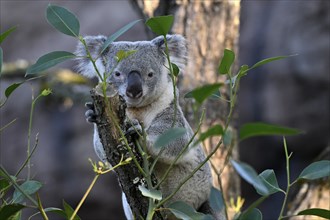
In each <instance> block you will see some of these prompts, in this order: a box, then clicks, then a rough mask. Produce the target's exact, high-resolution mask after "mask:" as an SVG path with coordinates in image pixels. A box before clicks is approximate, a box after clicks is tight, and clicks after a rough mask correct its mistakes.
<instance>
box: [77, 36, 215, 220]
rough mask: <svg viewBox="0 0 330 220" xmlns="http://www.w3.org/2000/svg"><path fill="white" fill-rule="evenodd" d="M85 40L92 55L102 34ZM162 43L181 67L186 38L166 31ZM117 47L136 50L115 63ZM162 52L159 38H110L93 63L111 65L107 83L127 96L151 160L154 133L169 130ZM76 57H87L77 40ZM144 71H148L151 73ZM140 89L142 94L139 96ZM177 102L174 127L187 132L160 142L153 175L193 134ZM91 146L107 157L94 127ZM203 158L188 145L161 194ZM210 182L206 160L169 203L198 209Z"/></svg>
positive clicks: (170, 107) (85, 64) (88, 71)
mask: <svg viewBox="0 0 330 220" xmlns="http://www.w3.org/2000/svg"><path fill="white" fill-rule="evenodd" d="M84 39H85V41H86V43H87V45H88V48H89V50H90V51H91V54H92V56H93V57H94V58H96V57H97V55H98V54H99V52H100V49H101V47H102V45H103V43H104V42H105V40H106V37H104V36H88V37H85V38H84ZM167 42H168V48H169V54H170V58H171V61H172V62H173V63H175V64H176V65H177V66H178V67H179V68H180V70H181V71H183V69H184V67H185V65H186V53H187V49H186V41H185V39H184V38H183V37H182V36H180V35H167ZM119 50H124V51H128V50H136V52H135V53H134V54H132V55H130V56H128V57H127V58H125V59H124V60H122V61H121V62H120V63H119V64H118V65H117V66H116V62H117V61H116V60H115V55H116V53H117V52H118V51H119ZM164 50H165V46H164V39H163V37H162V36H161V37H157V38H155V39H153V40H151V41H138V42H124V41H121V42H114V43H112V44H110V46H109V47H108V49H107V50H106V51H105V52H104V53H103V54H102V55H101V56H100V57H99V58H98V60H97V62H96V64H97V67H98V69H99V70H100V73H101V74H103V73H104V72H106V73H108V72H110V70H111V69H112V68H114V67H115V66H116V67H115V68H114V70H113V73H112V74H111V76H110V77H109V81H110V82H111V83H113V84H114V85H115V86H116V88H117V89H118V91H119V94H121V95H122V96H123V97H124V99H125V100H126V103H127V110H126V111H127V112H126V113H127V116H128V117H129V118H130V119H132V120H133V119H136V120H138V121H139V122H140V123H141V124H143V126H144V128H145V131H146V133H147V142H148V146H147V150H148V154H149V155H150V156H151V157H152V158H155V157H156V156H157V155H158V153H159V150H160V149H158V148H154V147H153V143H154V142H155V140H156V139H157V137H158V136H159V135H161V134H162V133H164V132H165V131H167V130H168V129H170V128H171V125H172V122H173V115H174V105H175V103H174V95H173V85H172V80H171V77H170V75H169V71H168V69H166V67H165V66H167V60H166V57H165V55H164ZM77 55H79V56H85V55H86V51H85V48H84V46H83V45H82V44H81V43H80V44H79V45H78V49H77ZM78 69H79V71H80V72H81V73H82V74H83V75H85V76H88V77H94V76H96V73H95V70H94V68H93V66H92V64H91V63H90V62H89V60H88V59H84V58H81V59H79V66H78ZM132 72H136V76H137V77H138V78H139V80H140V81H141V83H142V91H139V92H136V93H135V94H133V95H132V94H130V93H128V91H127V90H128V89H130V88H128V82H127V81H128V80H127V79H128V76H129V74H131V73H132ZM149 73H152V75H150V74H149ZM148 74H149V76H148ZM133 92H134V91H133ZM141 92H142V95H141V94H140V93H141ZM134 95H135V97H134ZM176 105H177V117H176V123H175V127H183V128H185V129H187V133H186V134H185V135H184V136H183V137H181V138H179V139H177V140H175V141H173V142H171V143H170V144H169V145H168V146H165V150H164V151H163V153H162V154H161V156H160V158H159V160H158V162H157V165H156V167H155V174H156V176H157V177H158V179H160V178H161V177H162V176H163V174H164V173H165V171H166V170H167V168H168V167H169V165H170V164H171V163H172V162H173V161H174V159H175V158H176V156H177V155H178V154H179V152H180V151H181V149H182V148H183V147H184V146H185V145H186V144H187V143H188V142H189V140H190V139H191V137H192V135H193V131H192V129H191V127H190V126H189V124H188V122H187V120H186V119H185V117H184V115H183V113H182V110H181V108H180V106H179V104H178V101H177V103H176ZM95 128H96V127H95ZM94 148H95V150H96V153H97V154H98V156H99V157H100V159H102V160H106V156H105V153H104V150H103V147H102V144H101V142H100V140H99V136H98V133H97V129H95V131H94ZM204 159H205V155H204V152H203V150H202V148H201V146H199V145H198V146H190V147H189V148H188V150H187V152H186V153H185V154H184V155H183V156H182V158H180V159H179V160H178V161H177V162H176V164H175V165H174V166H173V169H172V170H171V172H170V174H169V175H168V178H167V179H166V180H165V181H164V182H163V184H161V191H162V193H163V198H165V197H167V196H168V195H169V194H171V192H173V190H175V188H176V187H177V186H178V184H179V183H180V182H181V181H182V180H183V179H184V178H186V177H187V176H188V175H189V174H190V173H191V172H192V171H193V170H194V169H195V168H196V167H197V166H198V164H200V163H201V162H202V161H203V160H204ZM211 186H212V177H211V171H210V167H209V165H208V164H205V165H204V166H203V167H202V168H201V169H200V170H199V171H197V172H196V173H195V175H194V176H193V177H192V178H191V179H190V180H188V181H187V182H186V183H185V184H184V185H183V186H182V188H181V189H180V190H179V191H178V192H177V193H176V194H175V196H174V197H173V198H172V199H171V200H170V201H169V203H171V202H173V201H179V200H181V201H184V202H186V203H188V204H190V205H191V206H192V207H194V208H195V209H196V210H197V209H198V208H200V207H201V206H202V204H203V203H205V202H206V201H207V200H208V198H209V194H210V188H211ZM123 201H124V202H123V203H124V209H125V214H126V217H127V218H128V219H133V217H132V215H131V211H130V209H129V206H128V204H126V202H125V201H126V198H125V195H123Z"/></svg>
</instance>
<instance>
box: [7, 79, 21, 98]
mask: <svg viewBox="0 0 330 220" xmlns="http://www.w3.org/2000/svg"><path fill="white" fill-rule="evenodd" d="M23 83H24V82H20V83H13V84H11V85H10V86H8V87H7V88H6V90H5V96H6V98H7V99H8V97H9V96H10V95H11V94H12V93H13V92H14V91H15V89H17V88H18V87H19V86H20V85H22V84H23Z"/></svg>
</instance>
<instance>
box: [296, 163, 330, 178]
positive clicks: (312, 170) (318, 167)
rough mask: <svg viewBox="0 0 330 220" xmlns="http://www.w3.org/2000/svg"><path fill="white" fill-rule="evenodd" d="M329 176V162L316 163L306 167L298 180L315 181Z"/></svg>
mask: <svg viewBox="0 0 330 220" xmlns="http://www.w3.org/2000/svg"><path fill="white" fill-rule="evenodd" d="M328 176H330V160H322V161H317V162H315V163H312V164H310V165H309V166H308V167H306V168H305V169H304V170H303V171H302V172H301V174H300V175H299V177H298V180H300V179H305V180H316V179H320V178H323V177H328Z"/></svg>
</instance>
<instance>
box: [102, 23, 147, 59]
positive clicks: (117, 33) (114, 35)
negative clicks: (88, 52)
mask: <svg viewBox="0 0 330 220" xmlns="http://www.w3.org/2000/svg"><path fill="white" fill-rule="evenodd" d="M139 21H141V19H140V20H136V21H132V22H130V23H128V24H127V25H125V26H124V27H122V28H120V29H119V30H118V31H116V32H115V33H114V34H112V35H111V36H110V37H108V38H107V40H106V41H105V42H104V44H103V46H102V49H101V52H100V54H102V53H103V52H104V51H105V50H106V49H107V47H108V46H109V45H110V44H111V43H112V42H114V41H115V40H116V39H117V38H118V37H119V36H121V35H122V34H124V33H125V32H126V31H128V30H129V29H131V28H132V27H133V26H134V25H135V24H136V23H138V22H139Z"/></svg>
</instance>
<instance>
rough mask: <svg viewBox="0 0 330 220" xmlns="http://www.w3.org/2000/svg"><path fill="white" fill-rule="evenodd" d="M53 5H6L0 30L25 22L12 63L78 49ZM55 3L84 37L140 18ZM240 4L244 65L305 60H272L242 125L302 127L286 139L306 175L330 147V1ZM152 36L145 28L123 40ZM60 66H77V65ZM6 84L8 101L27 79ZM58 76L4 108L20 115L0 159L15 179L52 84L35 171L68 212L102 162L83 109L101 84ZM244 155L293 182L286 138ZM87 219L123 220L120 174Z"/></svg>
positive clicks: (251, 81)
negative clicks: (52, 13) (51, 11)
mask: <svg viewBox="0 0 330 220" xmlns="http://www.w3.org/2000/svg"><path fill="white" fill-rule="evenodd" d="M48 3H49V2H48V1H24V2H23V1H4V0H1V2H0V26H1V32H3V31H5V30H7V29H8V28H10V27H12V26H15V25H17V26H18V28H17V30H16V31H15V32H14V33H13V34H12V35H11V36H10V37H9V38H8V39H7V40H6V41H5V42H4V43H3V44H2V48H3V50H4V61H5V62H7V63H9V62H14V61H17V60H18V59H24V60H27V61H31V62H35V60H36V59H37V58H38V57H40V56H41V55H43V54H45V53H48V52H51V51H55V50H66V51H74V50H75V46H76V42H75V40H74V39H73V38H72V37H69V36H66V35H63V34H61V33H59V32H58V31H56V30H55V29H54V28H52V27H51V26H50V25H49V24H47V21H46V19H45V16H44V15H45V10H46V7H47V5H48ZM51 3H52V4H58V5H61V6H64V7H66V8H68V9H69V10H71V11H72V12H74V13H75V14H76V15H77V17H78V18H79V21H80V24H81V34H83V35H97V34H104V35H110V34H111V33H114V32H115V31H116V30H118V29H119V28H120V27H122V26H124V25H125V24H127V23H129V22H130V21H132V20H135V19H138V18H139V14H138V12H137V11H136V10H135V9H134V8H133V6H132V5H131V4H130V2H129V1H127V0H122V1H119V0H118V1H110V0H109V1H52V2H51ZM241 7H242V8H241V32H240V54H239V59H240V61H239V62H240V63H241V64H248V65H252V64H254V63H255V62H257V61H259V60H261V59H264V58H267V57H271V56H278V55H289V54H298V56H294V57H291V58H288V59H285V60H282V61H276V62H274V63H271V64H267V65H266V66H264V67H261V68H258V69H256V70H254V71H253V72H251V73H250V75H249V76H248V77H246V78H245V79H243V80H242V83H241V90H240V97H239V123H240V124H243V123H246V122H252V121H264V122H268V123H274V124H279V125H284V126H290V127H295V128H299V129H301V130H304V131H305V134H304V135H299V136H297V137H290V138H288V145H289V148H290V150H291V151H293V152H294V154H293V159H292V171H293V175H298V174H299V172H300V171H301V170H302V169H303V167H305V166H306V165H307V164H309V163H310V162H312V161H313V160H314V159H315V158H316V157H317V156H318V154H319V153H320V152H321V151H322V150H324V149H325V148H326V147H327V146H329V81H330V80H329V75H330V74H329V69H330V66H329V58H330V57H329V51H330V48H329V47H330V33H329V31H330V14H329V12H330V3H329V1H326V0H314V1H290V0H286V1H242V3H241ZM145 39H147V36H146V34H145V32H144V26H143V23H142V22H141V23H140V24H139V25H136V26H135V27H134V28H132V29H131V30H130V31H129V32H127V33H126V34H124V35H123V36H121V37H120V38H119V40H145ZM60 67H61V68H68V69H72V70H74V68H73V63H72V62H71V63H70V62H67V63H65V64H64V65H61V66H60ZM0 80H1V81H0V91H1V97H2V98H3V94H4V90H5V89H6V88H7V86H9V85H10V84H12V83H14V82H19V81H21V80H22V78H21V77H20V76H13V77H1V78H0ZM54 80H55V78H53V79H52V78H50V79H47V80H45V79H41V80H39V81H34V82H32V83H26V84H24V85H23V86H22V87H20V88H19V89H18V90H17V91H15V92H14V94H13V95H12V96H11V97H10V99H9V101H8V103H7V104H6V105H5V107H3V108H2V109H1V112H0V126H1V127H2V126H3V125H5V124H7V123H8V122H10V121H11V120H12V119H14V118H18V119H17V122H16V123H15V124H13V125H11V126H10V127H8V128H7V129H5V130H4V131H2V132H1V134H0V135H1V136H0V144H1V147H0V154H1V155H0V163H1V164H2V165H3V166H4V167H5V168H6V169H8V171H9V172H10V173H15V172H16V171H17V169H18V168H19V166H20V165H21V163H22V162H23V161H24V159H25V156H26V142H27V128H28V117H29V111H30V104H31V94H32V93H34V94H37V93H38V91H39V89H40V88H43V87H44V86H46V85H50V86H51V88H52V89H53V95H51V96H49V97H47V98H42V99H41V100H40V101H39V102H38V103H37V107H36V112H35V117H34V123H33V133H32V134H33V136H32V137H34V136H35V135H36V134H37V133H39V145H38V149H37V151H36V154H35V155H34V157H33V160H32V163H33V167H32V171H33V173H32V174H33V176H34V177H35V179H37V180H39V181H41V182H43V183H44V187H43V189H42V191H41V198H42V200H43V201H44V206H45V207H49V206H52V207H61V206H62V205H61V203H62V199H64V200H65V201H66V202H68V203H69V204H71V205H72V206H76V205H77V203H78V202H79V200H80V199H81V197H82V196H83V193H84V192H85V190H86V189H87V187H88V185H89V184H90V182H91V180H92V178H93V172H92V168H91V166H90V164H89V162H88V158H92V159H93V160H97V158H96V156H95V153H94V151H93V147H92V130H93V129H92V126H91V125H90V124H88V123H86V122H85V117H84V111H85V109H84V103H85V101H87V100H88V99H89V98H88V96H89V92H88V91H89V89H90V88H91V87H92V86H93V85H95V82H91V83H89V84H88V85H87V86H86V85H84V86H82V85H75V86H74V87H73V88H70V89H68V88H67V87H68V86H67V85H65V84H59V83H54ZM40 82H41V83H40ZM32 90H33V92H32ZM73 94H74V95H73ZM32 140H33V138H32ZM240 157H241V159H242V160H243V161H245V162H248V163H249V164H251V165H252V166H253V167H255V168H256V169H257V170H258V171H262V170H264V169H270V168H272V169H274V170H275V172H276V174H277V176H278V178H280V179H283V180H284V179H285V173H284V170H285V167H284V165H285V163H284V153H283V147H282V139H281V138H274V137H263V138H254V139H251V140H246V141H244V142H242V143H241V145H240ZM284 184H285V181H282V182H281V183H280V185H282V186H284ZM255 196H256V193H255V192H254V191H253V189H252V187H250V186H248V185H247V184H243V197H245V198H246V200H247V202H246V203H247V204H248V203H249V202H251V201H252V200H253V199H254V198H255ZM279 199H281V195H275V196H272V197H271V198H270V199H269V201H268V203H265V204H264V205H263V206H262V210H263V214H264V219H267V220H268V219H270V220H271V219H275V218H276V217H274V216H276V214H278V213H279V209H280V207H279V204H278V203H279V202H278V201H279ZM79 215H80V216H81V217H82V219H98V220H102V219H114V220H117V219H123V214H122V210H121V196H120V188H119V186H118V184H117V180H116V177H115V175H114V174H109V175H105V176H102V177H101V178H100V180H99V181H98V182H97V184H96V186H95V188H94V189H93V191H92V193H91V194H90V195H89V197H88V198H87V200H86V203H85V204H84V205H83V207H82V209H81V211H80V212H79ZM36 219H38V218H36ZM52 219H56V218H55V217H54V218H52Z"/></svg>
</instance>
